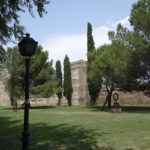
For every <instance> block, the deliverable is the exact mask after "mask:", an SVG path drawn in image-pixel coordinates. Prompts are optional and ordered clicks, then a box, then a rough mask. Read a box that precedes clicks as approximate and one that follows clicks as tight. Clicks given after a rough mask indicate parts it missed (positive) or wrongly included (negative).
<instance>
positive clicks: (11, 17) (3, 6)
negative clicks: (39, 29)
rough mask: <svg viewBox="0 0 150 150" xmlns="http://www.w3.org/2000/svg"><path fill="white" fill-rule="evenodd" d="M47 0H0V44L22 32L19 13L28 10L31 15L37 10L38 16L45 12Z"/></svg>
mask: <svg viewBox="0 0 150 150" xmlns="http://www.w3.org/2000/svg"><path fill="white" fill-rule="evenodd" d="M47 4H48V1H47V0H1V1H0V33H1V34H0V46H2V45H3V44H4V45H5V44H6V43H7V42H9V41H11V40H12V38H18V37H20V36H21V35H22V33H23V30H24V28H23V26H21V25H20V21H19V20H20V14H21V13H24V12H26V11H28V12H29V13H30V14H31V15H32V16H33V11H34V10H37V12H38V14H39V16H40V17H42V15H43V13H45V12H46V11H45V5H47Z"/></svg>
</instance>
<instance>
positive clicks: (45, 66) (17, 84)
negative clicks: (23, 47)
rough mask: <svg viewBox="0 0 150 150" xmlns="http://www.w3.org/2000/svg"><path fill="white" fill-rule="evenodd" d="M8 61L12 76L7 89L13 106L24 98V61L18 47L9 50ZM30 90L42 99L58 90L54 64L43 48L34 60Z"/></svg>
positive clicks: (39, 49) (38, 51)
mask: <svg viewBox="0 0 150 150" xmlns="http://www.w3.org/2000/svg"><path fill="white" fill-rule="evenodd" d="M7 59H8V60H7V69H8V72H9V74H10V78H9V80H8V84H7V89H8V92H9V95H10V100H11V102H12V105H13V104H14V103H16V101H17V100H19V99H21V98H22V97H23V96H24V74H25V68H24V59H23V57H22V56H20V54H19V51H18V49H17V48H16V47H15V48H8V51H7ZM30 88H31V90H30V91H31V94H32V95H34V96H42V97H50V96H51V95H53V94H54V92H55V89H56V78H55V71H54V69H53V67H52V62H49V61H48V53H47V52H45V51H43V49H42V47H41V46H39V47H38V49H37V52H36V54H35V55H34V56H33V58H32V64H31V74H30Z"/></svg>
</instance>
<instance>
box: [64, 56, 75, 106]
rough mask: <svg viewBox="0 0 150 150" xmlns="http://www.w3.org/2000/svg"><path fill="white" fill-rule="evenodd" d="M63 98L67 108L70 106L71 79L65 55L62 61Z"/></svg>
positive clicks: (68, 63)
mask: <svg viewBox="0 0 150 150" xmlns="http://www.w3.org/2000/svg"><path fill="white" fill-rule="evenodd" d="M63 88H64V96H65V97H66V99H67V100H68V106H72V93H73V88H72V79H71V66H70V61H69V57H68V56H67V55H66V56H65V59H64V85H63Z"/></svg>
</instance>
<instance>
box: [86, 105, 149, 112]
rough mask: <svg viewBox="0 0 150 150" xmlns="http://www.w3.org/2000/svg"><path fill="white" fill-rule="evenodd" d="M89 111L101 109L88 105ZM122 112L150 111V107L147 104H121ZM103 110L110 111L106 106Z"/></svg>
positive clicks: (100, 108)
mask: <svg viewBox="0 0 150 150" xmlns="http://www.w3.org/2000/svg"><path fill="white" fill-rule="evenodd" d="M88 108H89V109H90V110H91V111H101V110H102V107H101V106H94V107H88ZM121 108H122V112H128V113H150V107H148V106H121ZM105 112H110V110H109V109H108V108H106V109H105Z"/></svg>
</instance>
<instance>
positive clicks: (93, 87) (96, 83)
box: [87, 23, 101, 104]
mask: <svg viewBox="0 0 150 150" xmlns="http://www.w3.org/2000/svg"><path fill="white" fill-rule="evenodd" d="M95 55H96V49H95V43H94V39H93V35H92V25H91V24H90V23H88V25H87V58H88V64H87V82H88V90H89V95H90V102H91V104H95V103H96V99H97V97H98V95H99V92H100V88H101V80H99V78H98V77H96V76H94V77H93V76H92V63H93V61H94V57H95Z"/></svg>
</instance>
